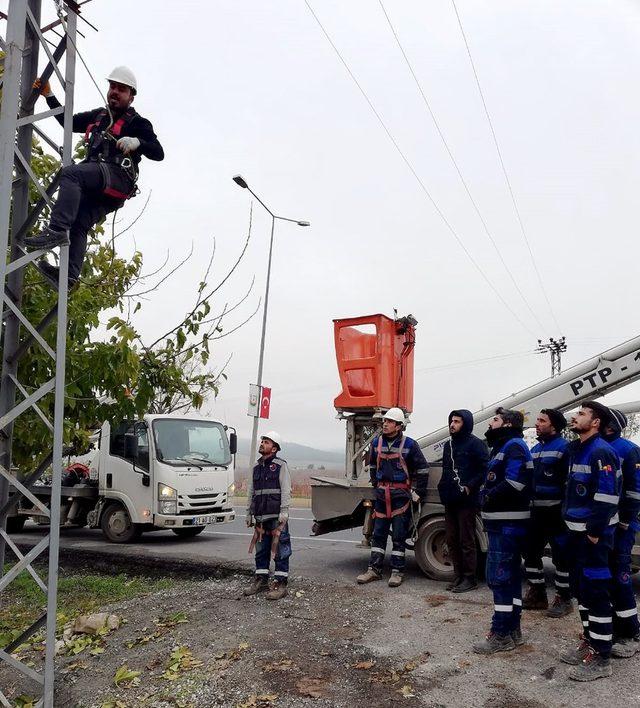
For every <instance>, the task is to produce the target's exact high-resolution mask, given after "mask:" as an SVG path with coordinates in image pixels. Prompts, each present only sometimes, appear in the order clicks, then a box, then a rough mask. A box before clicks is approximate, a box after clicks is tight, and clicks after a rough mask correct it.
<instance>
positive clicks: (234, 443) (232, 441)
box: [229, 433, 238, 455]
mask: <svg viewBox="0 0 640 708" xmlns="http://www.w3.org/2000/svg"><path fill="white" fill-rule="evenodd" d="M229 452H230V453H231V454H232V455H235V454H236V452H238V435H237V433H229Z"/></svg>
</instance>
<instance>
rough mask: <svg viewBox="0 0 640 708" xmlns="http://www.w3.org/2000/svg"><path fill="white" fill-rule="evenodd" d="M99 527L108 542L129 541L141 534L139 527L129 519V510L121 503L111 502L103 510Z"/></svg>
mask: <svg viewBox="0 0 640 708" xmlns="http://www.w3.org/2000/svg"><path fill="white" fill-rule="evenodd" d="M100 528H101V529H102V533H103V534H104V537H105V538H106V539H107V541H109V542H110V543H131V541H135V540H136V539H137V538H140V535H141V534H142V531H141V530H140V528H138V526H137V525H136V524H134V523H133V522H132V521H131V517H130V516H129V512H128V511H127V510H126V508H125V507H124V506H122V505H121V504H112V505H111V506H109V507H107V508H106V509H105V510H104V513H103V514H102V519H101V520H100Z"/></svg>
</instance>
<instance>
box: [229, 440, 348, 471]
mask: <svg viewBox="0 0 640 708" xmlns="http://www.w3.org/2000/svg"><path fill="white" fill-rule="evenodd" d="M250 449H251V442H250V440H247V439H243V438H240V439H239V440H238V456H239V458H240V459H239V460H238V463H239V464H241V465H243V463H244V464H246V461H248V458H249V451H250ZM282 456H283V457H284V459H285V460H286V461H287V462H288V463H289V464H290V465H294V466H301V465H305V466H306V465H315V466H316V467H317V466H318V465H324V466H325V467H344V453H343V452H339V451H337V450H319V449H317V448H315V447H309V446H308V445H299V444H298V443H294V442H284V443H283V450H282Z"/></svg>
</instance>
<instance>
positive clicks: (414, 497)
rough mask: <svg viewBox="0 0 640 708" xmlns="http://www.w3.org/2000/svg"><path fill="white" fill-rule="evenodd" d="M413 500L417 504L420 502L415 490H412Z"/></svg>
mask: <svg viewBox="0 0 640 708" xmlns="http://www.w3.org/2000/svg"><path fill="white" fill-rule="evenodd" d="M411 499H412V501H413V502H415V503H416V504H417V503H418V502H419V501H420V497H419V496H418V495H417V494H416V492H415V490H413V489H412V490H411Z"/></svg>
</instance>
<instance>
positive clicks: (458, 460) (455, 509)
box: [438, 408, 489, 593]
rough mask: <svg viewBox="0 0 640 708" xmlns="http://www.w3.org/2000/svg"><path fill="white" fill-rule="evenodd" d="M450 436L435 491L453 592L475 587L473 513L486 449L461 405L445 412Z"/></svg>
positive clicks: (482, 474) (487, 460) (474, 513)
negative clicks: (450, 566) (438, 495)
mask: <svg viewBox="0 0 640 708" xmlns="http://www.w3.org/2000/svg"><path fill="white" fill-rule="evenodd" d="M448 423H449V435H450V438H449V440H447V442H446V443H445V444H444V448H443V450H442V477H441V478H440V482H439V483H438V493H439V494H440V499H441V501H442V503H443V504H444V518H445V530H446V537H447V546H448V548H449V556H450V557H451V560H452V563H453V572H454V580H453V582H452V583H449V584H448V585H447V586H446V587H447V590H449V591H452V592H454V593H462V592H468V591H469V590H474V589H475V588H477V587H478V583H477V581H476V567H477V562H478V561H477V551H476V514H477V510H478V489H479V488H480V485H481V484H482V482H483V481H484V478H485V475H486V472H487V464H488V462H489V450H488V449H487V446H486V444H485V443H484V441H482V440H480V439H479V438H477V437H476V436H475V435H473V434H472V432H473V415H472V413H471V411H469V410H466V409H464V408H462V409H459V410H454V411H451V413H449V418H448Z"/></svg>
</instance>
